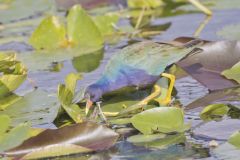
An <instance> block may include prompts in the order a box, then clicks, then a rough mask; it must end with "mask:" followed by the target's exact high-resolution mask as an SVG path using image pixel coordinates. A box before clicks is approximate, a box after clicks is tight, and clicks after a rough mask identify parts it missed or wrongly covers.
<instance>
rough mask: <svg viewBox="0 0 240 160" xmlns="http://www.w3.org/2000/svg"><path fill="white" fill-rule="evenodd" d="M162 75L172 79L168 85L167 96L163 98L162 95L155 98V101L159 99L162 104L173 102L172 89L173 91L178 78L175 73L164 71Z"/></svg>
mask: <svg viewBox="0 0 240 160" xmlns="http://www.w3.org/2000/svg"><path fill="white" fill-rule="evenodd" d="M161 76H162V77H166V78H168V79H169V80H170V84H169V87H168V91H167V94H166V97H165V98H164V99H162V97H158V98H156V99H155V101H157V102H158V103H159V104H160V105H168V104H169V103H170V102H171V96H172V91H173V87H174V84H175V79H176V78H175V76H174V75H172V74H168V73H162V74H161Z"/></svg>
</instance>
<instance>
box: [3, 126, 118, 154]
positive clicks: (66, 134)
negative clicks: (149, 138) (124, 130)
mask: <svg viewBox="0 0 240 160" xmlns="http://www.w3.org/2000/svg"><path fill="white" fill-rule="evenodd" d="M118 136H119V135H118V134H117V133H116V132H114V131H113V130H111V129H109V128H107V127H105V126H103V125H99V124H96V123H92V122H84V123H80V124H75V125H72V126H66V127H62V128H60V129H47V130H45V131H43V132H41V133H40V134H38V135H37V136H35V137H32V138H30V139H28V140H26V141H25V142H24V143H23V144H22V145H20V146H18V147H17V148H14V149H11V150H9V151H6V152H5V153H4V154H5V155H6V156H23V155H26V154H28V153H31V152H34V151H38V150H40V149H44V152H45V149H46V147H58V148H61V147H64V148H65V151H66V149H67V148H68V146H69V147H70V149H71V148H72V145H77V146H81V147H85V148H88V149H90V150H94V151H99V150H105V149H108V148H109V147H111V146H112V145H113V144H114V143H115V142H116V140H117V139H118ZM70 144H72V145H70ZM58 148H57V149H58ZM68 151H69V152H70V153H72V151H71V150H69V149H68ZM64 153H65V154H69V153H66V152H64ZM43 156H44V155H43Z"/></svg>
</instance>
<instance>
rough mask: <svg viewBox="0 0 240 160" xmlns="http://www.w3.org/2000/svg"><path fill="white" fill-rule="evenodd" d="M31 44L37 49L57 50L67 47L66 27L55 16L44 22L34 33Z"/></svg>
mask: <svg viewBox="0 0 240 160" xmlns="http://www.w3.org/2000/svg"><path fill="white" fill-rule="evenodd" d="M29 42H30V44H31V45H32V46H33V47H34V48H35V49H56V48H60V47H64V46H66V45H67V40H66V31H65V27H64V25H63V24H61V22H60V21H59V19H58V18H57V17H55V16H48V17H46V18H45V19H43V20H42V22H41V23H40V24H39V26H38V27H37V28H36V29H35V31H34V32H33V33H32V35H31V37H30V39H29Z"/></svg>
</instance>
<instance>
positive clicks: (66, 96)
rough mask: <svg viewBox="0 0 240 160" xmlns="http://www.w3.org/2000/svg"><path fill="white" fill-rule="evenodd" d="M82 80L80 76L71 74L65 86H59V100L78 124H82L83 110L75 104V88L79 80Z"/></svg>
mask: <svg viewBox="0 0 240 160" xmlns="http://www.w3.org/2000/svg"><path fill="white" fill-rule="evenodd" d="M79 79H80V75H79V74H74V73H70V74H69V75H68V76H67V77H66V79H65V85H63V84H60V85H59V86H58V99H59V101H60V103H61V106H62V107H63V109H64V110H65V111H66V112H67V114H68V115H69V116H70V117H71V118H72V119H73V120H74V121H75V122H77V123H80V122H82V118H81V113H82V110H81V109H80V108H79V106H78V105H76V104H73V99H74V94H75V88H76V83H77V80H79Z"/></svg>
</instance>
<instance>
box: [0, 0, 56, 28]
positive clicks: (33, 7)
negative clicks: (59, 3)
mask: <svg viewBox="0 0 240 160" xmlns="http://www.w3.org/2000/svg"><path fill="white" fill-rule="evenodd" d="M53 5H54V2H53V1H51V0H39V1H32V0H21V1H16V0H13V1H11V2H9V3H7V6H8V8H7V9H6V10H0V19H1V22H3V23H7V22H11V21H14V20H19V19H23V18H27V17H30V16H34V15H36V14H39V13H42V12H44V11H47V10H49V9H50V8H51V7H52V6H53Z"/></svg>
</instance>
